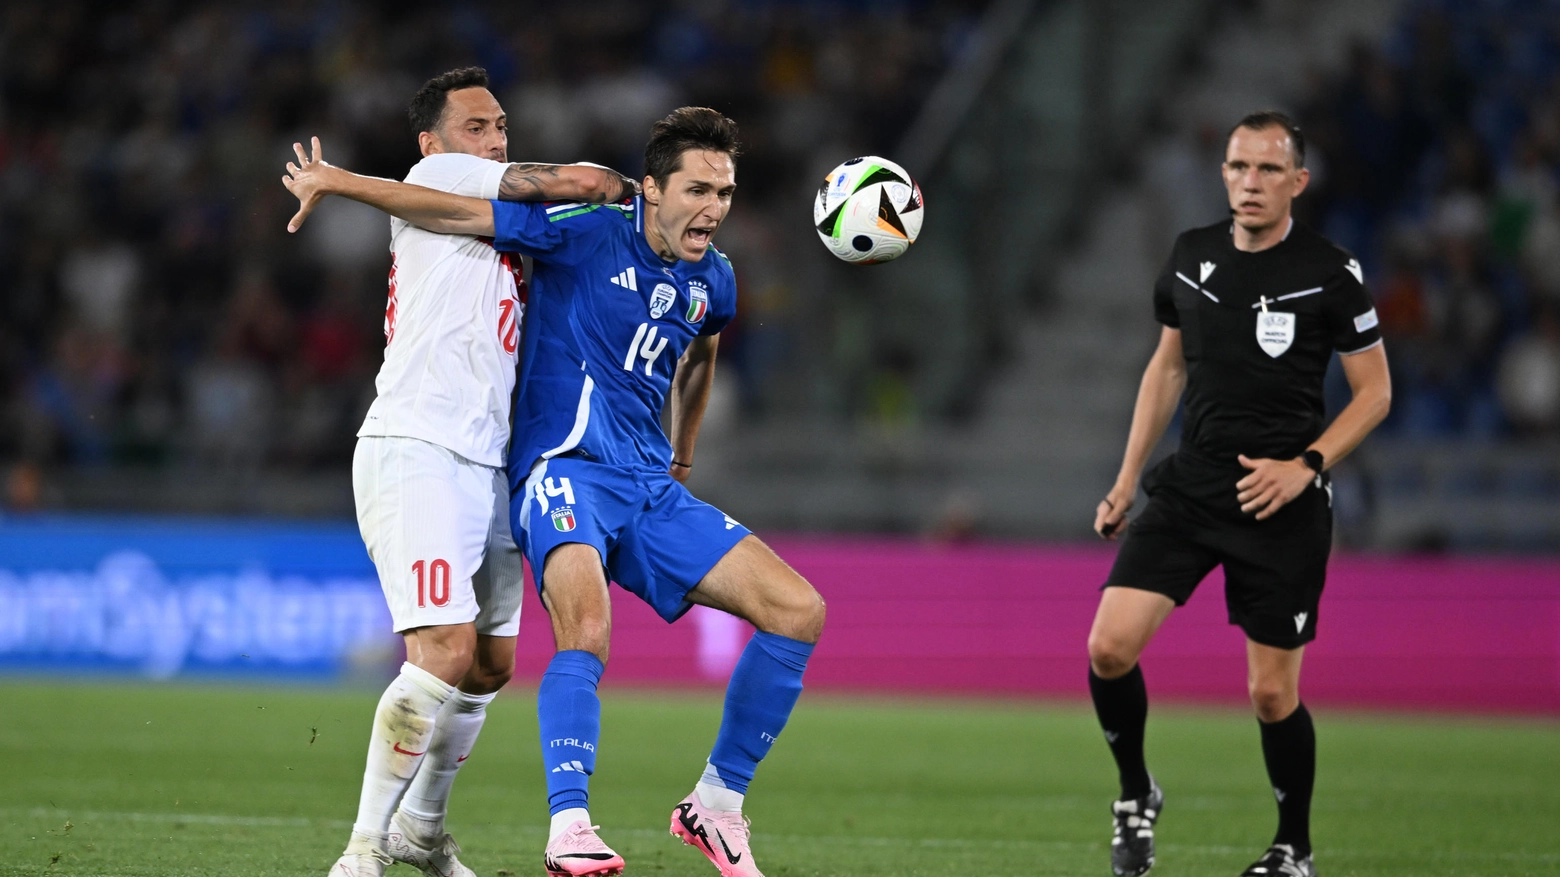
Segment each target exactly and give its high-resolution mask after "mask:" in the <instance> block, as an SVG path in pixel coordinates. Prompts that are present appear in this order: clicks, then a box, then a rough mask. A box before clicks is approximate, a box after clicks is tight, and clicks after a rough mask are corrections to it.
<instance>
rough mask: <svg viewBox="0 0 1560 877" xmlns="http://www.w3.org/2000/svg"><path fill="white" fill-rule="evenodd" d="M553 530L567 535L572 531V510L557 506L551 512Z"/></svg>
mask: <svg viewBox="0 0 1560 877" xmlns="http://www.w3.org/2000/svg"><path fill="white" fill-rule="evenodd" d="M552 522H553V528H554V529H556V530H557V531H558V532H560V533H567V532H569V531H570V530H573V529H574V509H571V508H569V507H568V506H559V507H558V508H555V509H553V510H552Z"/></svg>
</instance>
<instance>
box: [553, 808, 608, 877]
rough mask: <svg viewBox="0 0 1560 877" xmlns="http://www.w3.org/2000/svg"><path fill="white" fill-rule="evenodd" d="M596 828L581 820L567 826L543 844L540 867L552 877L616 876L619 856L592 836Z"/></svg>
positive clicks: (594, 834)
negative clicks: (544, 848)
mask: <svg viewBox="0 0 1560 877" xmlns="http://www.w3.org/2000/svg"><path fill="white" fill-rule="evenodd" d="M600 827H601V826H599V825H591V824H590V823H588V822H586V821H585V820H583V819H582V820H580V821H579V822H576V823H574V824H573V825H570V826H569V827H568V828H566V829H564V830H563V834H560V835H558V836H557V837H555V838H553V840H552V842H551V843H549V844H547V852H546V853H545V854H544V858H543V860H542V864H543V865H544V866H545V867H546V868H547V873H548V874H551V875H552V877H616V875H618V874H621V873H623V857H622V856H620V855H618V854H617V853H615V852H613V851H612V848H611V847H609V846H607V845H606V844H604V843H602V842H601V838H599V837H597V836H596V829H598V828H600Z"/></svg>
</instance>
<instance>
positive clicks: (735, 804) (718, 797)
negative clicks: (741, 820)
mask: <svg viewBox="0 0 1560 877" xmlns="http://www.w3.org/2000/svg"><path fill="white" fill-rule="evenodd" d="M693 791H694V793H695V794H697V795H698V796H699V803H701V804H703V805H704V806H706V807H708V808H710V809H711V810H726V811H732V812H736V813H741V812H742V799H744V798H746V797H747V796H746V795H744V794H742V793H741V792H734V791H732V790H731V789H728V788H726V784H725V783H724V782H722V781H721V778H720V771H718V770H716V769H715V765H713V764H710V763H709V762H705V763H704V775H703V776H701V777H699V783H698V785H696V786H694V787H693Z"/></svg>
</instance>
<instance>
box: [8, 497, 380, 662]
mask: <svg viewBox="0 0 1560 877" xmlns="http://www.w3.org/2000/svg"><path fill="white" fill-rule="evenodd" d="M397 640H398V638H397V637H395V636H394V635H393V634H391V632H390V614H389V612H388V610H387V609H386V608H385V601H384V597H383V595H382V594H381V592H380V589H379V581H378V578H377V576H376V575H375V572H374V566H373V564H372V563H371V562H370V561H369V559H368V554H367V552H366V551H365V550H364V548H363V542H362V540H361V539H360V538H359V536H358V531H357V527H356V525H355V524H353V523H351V522H336V521H331V522H322V523H313V522H287V523H277V522H270V521H217V520H210V519H194V518H192V519H181V518H128V517H125V518H120V517H84V516H53V515H48V516H27V517H19V518H0V672H30V673H38V672H47V673H120V674H136V675H142V676H147V677H151V678H159V679H163V678H169V677H173V676H177V675H190V674H196V675H225V676H235V675H237V676H259V677H264V676H281V677H289V678H309V677H313V678H318V679H330V678H335V677H337V676H339V675H341V674H342V673H344V672H347V671H349V670H351V669H353V668H354V667H361V666H364V665H367V664H373V663H376V662H383V661H387V660H393V655H392V653H393V650H394V649H395V648H396V645H397Z"/></svg>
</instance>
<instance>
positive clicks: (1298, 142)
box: [1224, 110, 1305, 168]
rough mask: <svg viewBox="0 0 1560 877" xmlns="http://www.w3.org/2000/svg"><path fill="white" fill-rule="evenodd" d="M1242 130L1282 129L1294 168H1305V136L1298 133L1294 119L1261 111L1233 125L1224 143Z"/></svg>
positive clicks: (1275, 112) (1276, 112)
mask: <svg viewBox="0 0 1560 877" xmlns="http://www.w3.org/2000/svg"><path fill="white" fill-rule="evenodd" d="M1242 128H1246V129H1249V130H1252V131H1261V130H1262V129H1264V128H1283V129H1284V133H1286V134H1288V135H1289V142H1290V144H1291V145H1292V146H1293V147H1294V152H1295V167H1297V168H1302V167H1305V135H1304V134H1301V133H1300V126H1299V125H1296V124H1295V120H1294V119H1291V118H1289V117H1288V116H1286V115H1284V114H1283V113H1281V112H1279V111H1278V110H1262V111H1260V112H1256V113H1252V114H1251V115H1249V116H1247V117H1246V118H1244V119H1241V120H1240V121H1239V122H1236V123H1235V127H1233V128H1231V129H1230V133H1229V134H1228V135H1226V136H1225V138H1224V142H1225V143H1228V142H1230V138H1231V137H1234V136H1235V132H1236V131H1239V130H1240V129H1242Z"/></svg>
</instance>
